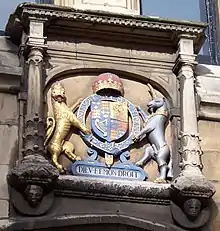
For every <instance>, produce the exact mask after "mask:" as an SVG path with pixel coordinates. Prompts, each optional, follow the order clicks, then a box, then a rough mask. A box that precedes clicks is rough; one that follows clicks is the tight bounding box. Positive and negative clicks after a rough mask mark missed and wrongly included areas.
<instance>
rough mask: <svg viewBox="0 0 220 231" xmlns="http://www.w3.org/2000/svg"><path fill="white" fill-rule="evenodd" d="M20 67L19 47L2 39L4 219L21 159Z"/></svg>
mask: <svg viewBox="0 0 220 231" xmlns="http://www.w3.org/2000/svg"><path fill="white" fill-rule="evenodd" d="M18 66H19V62H18V57H17V47H16V46H14V45H12V43H11V42H10V41H9V40H8V39H7V38H6V37H0V137H1V138H0V220H4V219H7V218H8V216H9V194H8V185H7V182H6V176H7V174H8V171H9V170H10V169H11V167H12V166H13V165H14V162H15V160H17V159H18V119H19V110H18V95H17V92H18V90H19V86H20V74H21V70H20V68H19V67H18ZM1 222H2V221H1Z"/></svg>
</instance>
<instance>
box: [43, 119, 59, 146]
mask: <svg viewBox="0 0 220 231" xmlns="http://www.w3.org/2000/svg"><path fill="white" fill-rule="evenodd" d="M55 126H56V121H55V119H54V118H53V117H47V122H46V134H45V141H44V145H45V146H46V145H47V144H48V142H49V140H50V138H51V137H52V135H53V133H54V130H55Z"/></svg>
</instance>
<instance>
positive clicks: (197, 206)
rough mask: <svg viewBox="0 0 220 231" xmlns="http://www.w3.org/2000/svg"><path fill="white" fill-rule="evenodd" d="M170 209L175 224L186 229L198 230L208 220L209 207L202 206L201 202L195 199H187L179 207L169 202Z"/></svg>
mask: <svg viewBox="0 0 220 231" xmlns="http://www.w3.org/2000/svg"><path fill="white" fill-rule="evenodd" d="M170 208H171V214H172V216H173V219H174V220H175V221H176V222H177V224H179V225H180V226H182V227H184V228H187V229H195V228H200V227H202V226H203V225H205V224H206V223H207V222H208V220H209V218H210V209H209V207H208V206H206V205H205V206H204V205H202V202H201V201H200V200H199V199H197V198H187V199H186V200H185V201H184V202H183V203H182V205H181V206H178V205H177V204H176V203H174V202H171V205H170Z"/></svg>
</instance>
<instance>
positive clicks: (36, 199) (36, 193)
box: [24, 185, 44, 208]
mask: <svg viewBox="0 0 220 231" xmlns="http://www.w3.org/2000/svg"><path fill="white" fill-rule="evenodd" d="M24 192H25V196H26V198H27V201H28V203H29V205H30V206H31V207H33V208H35V207H37V206H38V205H39V203H40V202H41V200H42V198H43V196H44V192H43V189H42V188H41V187H40V186H38V185H28V186H27V187H26V189H25V191H24Z"/></svg>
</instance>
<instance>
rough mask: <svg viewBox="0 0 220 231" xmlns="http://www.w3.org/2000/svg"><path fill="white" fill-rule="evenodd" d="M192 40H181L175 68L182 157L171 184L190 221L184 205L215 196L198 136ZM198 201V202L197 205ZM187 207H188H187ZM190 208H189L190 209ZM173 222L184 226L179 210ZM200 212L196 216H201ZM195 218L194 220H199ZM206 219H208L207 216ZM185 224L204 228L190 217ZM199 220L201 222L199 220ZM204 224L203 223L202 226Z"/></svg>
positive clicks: (175, 210) (182, 38)
mask: <svg viewBox="0 0 220 231" xmlns="http://www.w3.org/2000/svg"><path fill="white" fill-rule="evenodd" d="M193 39H194V38H193V37H191V36H181V37H180V40H179V50H178V56H177V59H176V64H175V67H174V73H175V74H176V75H177V77H178V79H179V85H180V110H181V132H180V136H179V138H180V154H181V159H182V161H181V163H180V167H181V173H180V174H179V176H178V177H177V178H176V179H175V180H174V181H173V182H172V184H171V188H172V193H173V197H172V198H173V200H174V204H176V205H177V206H180V207H182V212H184V213H185V216H186V217H188V214H187V211H186V210H184V208H185V207H187V206H185V204H186V205H188V204H189V203H194V205H192V206H195V207H196V206H197V204H201V206H200V207H201V208H202V207H203V208H204V207H205V206H206V205H207V203H208V201H207V200H208V199H209V198H211V197H212V195H213V194H214V193H215V189H214V186H213V185H212V184H211V183H210V182H209V181H208V180H207V179H206V178H205V177H204V176H203V174H202V162H201V155H202V150H201V146H200V138H199V134H198V121H197V110H196V92H195V81H196V79H195V76H194V66H195V65H196V64H197V63H196V61H195V58H196V55H194V47H193V43H194V41H193ZM195 201H198V202H196V203H195ZM184 206H185V207H184ZM171 208H175V206H171ZM188 208H190V206H188ZM171 211H172V213H173V217H174V219H175V220H176V221H177V222H178V223H180V224H181V221H180V220H179V218H177V217H176V214H177V209H173V210H171ZM200 212H201V211H199V213H198V214H197V217H198V216H199V214H200ZM197 217H195V220H196V219H197ZM206 217H207V219H208V217H209V216H206ZM187 219H188V221H186V218H184V219H183V220H182V224H181V225H182V226H184V224H185V225H186V224H187V225H188V226H187V227H186V226H184V227H186V228H193V227H194V228H196V227H199V226H201V225H202V223H201V222H198V221H197V223H195V221H191V220H190V219H191V218H190V216H189V217H188V218H187ZM193 219H194V218H193ZM197 220H198V219H197ZM203 224H204V223H203Z"/></svg>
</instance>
